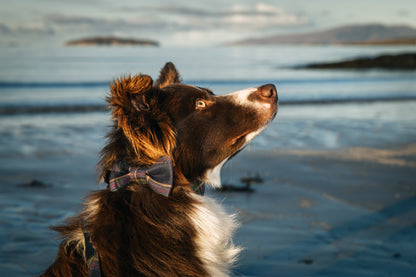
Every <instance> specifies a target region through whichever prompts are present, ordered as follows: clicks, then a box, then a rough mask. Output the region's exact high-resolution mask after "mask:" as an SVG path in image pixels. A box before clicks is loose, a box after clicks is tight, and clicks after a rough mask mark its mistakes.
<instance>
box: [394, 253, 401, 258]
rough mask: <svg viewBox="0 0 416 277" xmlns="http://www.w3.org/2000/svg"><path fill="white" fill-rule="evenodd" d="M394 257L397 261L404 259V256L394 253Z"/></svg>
mask: <svg viewBox="0 0 416 277" xmlns="http://www.w3.org/2000/svg"><path fill="white" fill-rule="evenodd" d="M392 257H393V258H395V259H399V258H401V257H402V254H400V253H398V252H397V253H394V254H393V256H392Z"/></svg>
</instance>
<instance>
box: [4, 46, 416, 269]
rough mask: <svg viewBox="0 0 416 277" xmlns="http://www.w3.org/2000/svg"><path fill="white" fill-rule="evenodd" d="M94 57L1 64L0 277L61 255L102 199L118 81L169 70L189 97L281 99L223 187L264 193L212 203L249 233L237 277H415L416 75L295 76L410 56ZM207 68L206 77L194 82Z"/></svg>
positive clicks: (101, 53) (73, 53) (235, 53)
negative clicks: (346, 62)
mask: <svg viewBox="0 0 416 277" xmlns="http://www.w3.org/2000/svg"><path fill="white" fill-rule="evenodd" d="M3 50H4V49H3ZM95 50H96V49H92V50H90V49H89V50H84V49H81V48H80V49H76V50H62V49H54V51H51V53H53V55H49V54H46V53H45V52H43V51H39V52H36V51H35V50H31V51H35V54H36V55H33V53H31V52H28V53H26V52H25V51H26V50H25V49H22V50H21V52H19V51H18V50H16V49H12V50H8V51H2V52H0V55H2V57H3V56H4V58H5V61H6V66H3V67H0V73H1V74H0V108H4V109H3V111H8V110H10V109H13V108H14V107H15V108H16V110H17V111H18V112H15V113H10V114H9V113H6V112H5V113H2V114H0V180H1V192H0V211H1V215H0V242H1V245H2V247H1V248H0V275H1V276H35V275H37V274H39V273H41V272H42V270H44V269H46V268H47V267H48V265H50V264H51V263H52V261H53V259H54V258H55V255H56V253H57V250H58V245H59V243H60V240H59V238H58V237H57V236H56V234H55V233H54V232H53V231H52V230H50V229H49V227H50V226H53V225H59V224H61V223H62V222H64V220H65V219H67V218H68V217H71V216H73V215H75V214H76V213H78V212H79V211H80V210H81V209H82V203H83V199H85V197H86V196H87V195H88V193H89V192H91V191H94V190H97V189H104V188H105V185H104V184H100V183H98V181H97V173H96V164H97V161H98V159H99V152H100V150H101V148H102V147H103V146H104V144H105V135H106V133H107V132H108V130H109V125H110V121H109V120H110V114H109V111H107V110H105V106H104V105H105V103H104V98H105V95H106V93H107V92H108V83H109V82H110V81H111V79H112V78H113V76H118V75H119V74H120V72H132V73H135V72H148V73H149V74H151V75H152V76H154V77H156V76H157V73H155V72H157V70H158V69H159V68H160V66H162V65H163V62H165V61H166V60H170V59H173V60H174V61H175V60H177V61H178V63H177V67H178V69H179V71H180V72H181V73H182V76H183V77H184V78H188V79H184V82H185V83H191V84H194V85H200V86H203V87H208V88H211V89H212V90H213V91H214V92H216V93H218V94H224V93H227V92H232V91H236V90H239V89H244V88H247V87H251V86H258V85H261V84H265V83H274V84H276V87H277V89H278V93H279V99H280V101H281V104H280V106H279V112H278V114H277V117H276V119H275V120H274V121H273V122H271V124H270V125H269V127H268V128H267V129H266V130H265V131H264V132H263V133H262V134H260V135H259V136H258V137H257V138H255V139H254V140H253V141H252V142H251V143H250V144H249V145H248V146H247V147H246V149H244V150H243V151H242V152H241V153H240V154H238V155H237V156H236V157H235V158H233V159H232V160H231V161H229V162H228V163H227V164H226V165H225V166H224V168H223V170H222V174H221V176H222V182H223V184H227V185H230V184H232V185H234V186H244V185H243V184H242V182H241V180H240V179H241V178H246V177H253V176H259V177H261V179H263V182H262V183H258V184H252V185H251V188H253V192H218V191H214V190H211V189H208V190H207V192H206V194H207V196H209V197H214V198H215V199H216V200H217V201H218V202H220V203H222V204H223V205H224V206H225V207H226V209H227V210H228V211H229V212H232V213H236V214H237V217H238V219H239V221H240V222H241V226H240V228H239V229H238V231H237V232H236V234H235V238H234V243H235V244H237V245H240V246H242V247H243V248H244V251H243V252H242V254H241V257H240V259H239V261H238V262H237V264H236V267H235V269H234V271H233V276H363V277H364V276H409V277H410V276H415V275H416V266H415V264H416V254H415V251H414V249H415V246H416V182H415V180H416V123H415V122H416V113H415V112H414V111H415V110H416V101H415V100H409V97H410V98H414V97H415V96H416V91H415V87H416V86H415V84H416V78H415V74H416V73H415V72H413V71H412V72H386V71H378V70H375V71H341V72H340V71H337V72H335V71H307V70H297V69H293V66H294V65H297V64H302V63H306V62H312V61H314V60H313V59H312V58H311V57H315V59H316V60H325V57H326V56H327V55H328V53H329V54H330V55H329V56H330V57H334V59H335V58H336V59H339V58H344V57H347V56H351V55H354V54H356V53H370V52H371V53H372V52H374V51H376V52H384V51H390V52H395V51H396V52H397V51H402V50H403V49H402V48H399V49H397V48H394V47H392V48H365V49H363V48H347V47H333V48H327V47H322V48H319V47H318V48H316V47H310V48H308V47H300V48H293V47H290V48H288V47H282V48H279V49H278V50H279V51H276V49H274V48H250V49H237V50H235V49H234V50H233V49H211V50H210V51H207V52H206V54H205V55H203V56H202V58H201V59H199V60H198V63H196V62H195V59H196V58H195V57H196V56H199V55H200V54H201V51H196V50H193V51H191V50H189V51H185V50H186V49H185V50H183V49H179V50H175V49H164V48H161V49H146V50H140V51H138V50H136V49H130V48H127V49H124V50H123V51H122V52H121V51H119V50H117V49H104V50H103V49H99V50H97V51H95ZM68 51H69V52H68ZM175 51H176V52H175ZM253 51H254V52H255V54H256V55H252V56H253V57H254V58H251V59H249V60H244V61H243V60H242V59H241V57H246V56H248V55H247V53H248V52H250V54H252V52H253ZM256 51H258V52H256ZM40 53H41V54H40ZM288 53H289V54H290V53H292V54H293V55H288ZM296 53H304V55H297V56H296V55H294V54H296ZM133 54H134V55H133ZM168 54H169V55H171V56H170V57H168ZM13 55H15V57H16V56H19V57H22V58H21V61H20V62H19V63H18V62H14V61H15V60H14V59H12V58H8V57H13ZM132 56H135V57H136V59H137V60H140V61H141V63H139V62H137V61H135V62H137V64H138V65H140V66H137V68H134V62H133V61H131V57H132ZM218 57H220V58H218ZM266 57H267V60H266ZM288 57H290V59H289V58H288ZM214 58H215V59H214ZM85 59H87V61H85ZM115 60H117V62H115ZM162 60H163V62H162ZM63 61H65V62H66V63H65V66H64V64H63ZM214 61H215V62H214ZM150 64H151V66H150ZM200 64H205V65H207V66H206V67H203V68H202V69H199V70H196V69H197V68H198V66H200ZM103 65H106V66H103ZM181 66H182V67H181ZM35 68H36V69H37V71H36V70H31V69H35ZM57 68H59V69H60V70H56V69H57ZM147 68H149V70H147ZM215 68H219V70H218V71H215ZM276 68H277V69H276ZM288 68H291V69H288ZM182 69H183V70H182ZM204 70H205V71H204ZM252 72H254V73H252ZM90 73H91V74H90ZM89 74H90V75H89ZM110 74H111V75H110ZM22 80H23V81H22ZM99 105H103V107H104V108H100V109H90V108H89V107H90V106H91V107H92V106H93V107H98V106H99ZM62 107H63V108H62Z"/></svg>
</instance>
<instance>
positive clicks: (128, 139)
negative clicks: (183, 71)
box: [42, 62, 278, 277]
mask: <svg viewBox="0 0 416 277" xmlns="http://www.w3.org/2000/svg"><path fill="white" fill-rule="evenodd" d="M107 102H108V103H109V108H110V109H111V112H112V120H113V126H112V127H111V131H110V132H109V134H108V137H107V143H106V145H105V147H104V148H103V150H102V152H101V159H100V161H99V163H98V168H99V172H100V178H101V179H104V180H105V181H106V182H107V183H108V186H107V188H106V189H103V190H99V191H95V192H92V193H91V194H90V195H89V196H88V197H87V199H86V201H85V204H84V208H83V210H82V211H81V212H80V214H79V215H77V216H75V217H73V218H71V219H69V220H67V222H65V223H64V224H63V225H62V226H55V227H53V229H54V230H55V231H57V232H58V233H59V234H60V236H61V237H62V243H61V244H60V246H59V250H58V254H57V256H56V259H55V261H54V262H53V264H52V265H51V266H50V267H49V268H48V269H47V270H46V271H45V272H44V273H43V275H42V276H215V277H219V276H228V275H229V274H231V270H232V266H233V265H234V264H235V262H236V259H237V257H238V254H239V252H240V251H241V248H240V247H237V246H235V245H234V244H233V242H232V235H233V233H234V232H235V229H236V228H237V227H238V223H237V221H236V219H235V216H234V215H230V214H228V213H226V212H225V210H224V209H223V208H222V207H221V205H219V204H218V203H216V202H215V201H214V200H213V199H211V198H209V197H204V196H203V194H204V188H205V185H206V184H207V185H210V186H212V187H214V188H215V187H220V186H221V180H220V171H221V168H222V166H223V165H224V164H225V163H226V162H227V161H228V160H229V159H231V158H232V157H233V156H234V155H236V154H237V153H238V152H239V151H241V150H242V149H243V148H244V147H245V146H246V145H247V144H248V143H249V142H250V141H251V140H252V139H253V138H254V137H255V136H257V135H258V134H259V133H261V132H262V131H263V130H264V129H265V128H266V127H267V125H268V124H269V123H270V122H271V120H272V119H273V118H274V117H275V115H276V113H277V109H278V96H277V91H276V88H275V86H274V85H272V84H267V85H262V86H260V87H257V88H249V89H245V90H242V91H238V92H234V93H231V94H228V95H220V96H216V95H214V93H213V92H212V91H210V90H209V89H206V88H201V87H196V86H192V85H186V84H183V83H182V80H181V77H180V75H179V73H178V71H177V70H176V68H175V66H174V64H173V63H170V62H169V63H167V64H166V65H165V66H164V67H163V68H162V70H161V71H160V75H159V78H158V79H157V80H156V81H155V82H153V80H152V78H151V77H150V76H148V75H142V74H140V75H136V76H124V77H121V78H119V79H117V80H115V81H113V82H112V83H111V84H110V93H109V95H108V96H107ZM123 171H124V172H123Z"/></svg>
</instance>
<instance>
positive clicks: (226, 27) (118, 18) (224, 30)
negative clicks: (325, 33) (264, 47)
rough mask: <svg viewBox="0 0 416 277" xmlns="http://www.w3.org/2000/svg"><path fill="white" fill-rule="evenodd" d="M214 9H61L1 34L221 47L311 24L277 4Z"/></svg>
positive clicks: (4, 27)
mask: <svg viewBox="0 0 416 277" xmlns="http://www.w3.org/2000/svg"><path fill="white" fill-rule="evenodd" d="M211 6H212V5H211ZM211 6H201V5H199V6H198V8H195V7H190V6H184V5H164V6H148V7H143V6H140V7H138V6H135V7H134V6H131V9H130V10H129V12H127V11H126V10H125V9H124V8H123V10H120V9H118V10H117V9H115V10H113V11H112V12H111V13H108V12H104V13H103V12H97V13H94V14H88V13H84V14H82V13H79V14H74V13H71V12H70V11H67V12H66V11H64V10H61V11H59V12H56V13H52V12H50V13H48V14H44V15H42V16H40V17H38V18H37V21H34V22H24V21H19V23H16V24H15V25H13V26H11V25H7V24H0V33H1V34H3V35H7V36H19V35H20V36H22V37H24V36H25V35H28V34H30V35H31V36H32V37H34V36H38V37H39V39H40V41H41V40H42V39H41V38H44V37H45V36H51V37H52V36H55V37H59V38H61V39H66V38H69V37H74V36H89V35H108V34H123V35H125V36H137V37H146V38H153V39H157V40H161V41H168V43H169V44H173V43H174V44H177V42H176V41H175V40H176V39H179V41H186V43H191V44H192V43H195V44H198V43H201V41H204V42H205V43H210V42H211V43H214V44H218V43H220V42H221V41H219V40H227V38H228V39H229V38H238V37H247V36H251V35H253V33H259V32H263V31H268V30H269V31H270V30H275V29H276V28H284V27H291V26H301V25H305V24H308V23H309V20H308V19H307V18H306V16H305V15H299V14H295V13H291V12H287V11H285V10H282V9H280V8H279V7H277V6H274V5H267V4H261V3H260V4H255V5H231V6H224V5H221V6H220V7H219V8H212V7H211ZM181 38H182V39H181ZM169 40H171V41H169ZM184 43H185V42H184Z"/></svg>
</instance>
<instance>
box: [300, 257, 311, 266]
mask: <svg viewBox="0 0 416 277" xmlns="http://www.w3.org/2000/svg"><path fill="white" fill-rule="evenodd" d="M313 262H314V260H312V259H309V258H306V259H302V260H299V263H303V264H307V265H310V264H313Z"/></svg>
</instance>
